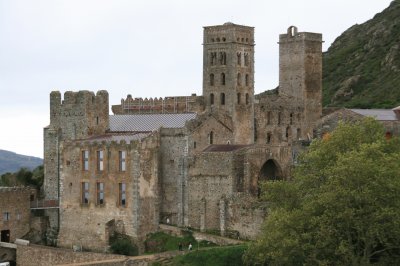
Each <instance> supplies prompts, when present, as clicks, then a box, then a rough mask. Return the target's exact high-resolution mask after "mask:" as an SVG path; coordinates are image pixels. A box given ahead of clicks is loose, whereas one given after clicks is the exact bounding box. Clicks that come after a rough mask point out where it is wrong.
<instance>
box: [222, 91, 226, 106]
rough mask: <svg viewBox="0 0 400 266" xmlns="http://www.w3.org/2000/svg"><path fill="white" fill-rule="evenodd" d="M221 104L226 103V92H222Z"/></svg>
mask: <svg viewBox="0 0 400 266" xmlns="http://www.w3.org/2000/svg"><path fill="white" fill-rule="evenodd" d="M221 105H225V93H221Z"/></svg>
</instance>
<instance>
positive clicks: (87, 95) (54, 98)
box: [50, 90, 108, 106]
mask: <svg viewBox="0 0 400 266" xmlns="http://www.w3.org/2000/svg"><path fill="white" fill-rule="evenodd" d="M106 101H107V102H108V92H107V91H106V90H100V91H98V92H97V93H96V95H95V94H94V92H92V91H86V90H83V91H77V92H74V91H66V92H65V93H64V100H62V99H61V93H60V92H59V91H52V92H51V93H50V104H51V105H56V106H63V105H70V104H84V103H85V104H94V103H102V102H103V103H105V102H106Z"/></svg>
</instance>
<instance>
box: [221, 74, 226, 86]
mask: <svg viewBox="0 0 400 266" xmlns="http://www.w3.org/2000/svg"><path fill="white" fill-rule="evenodd" d="M221 85H225V73H221Z"/></svg>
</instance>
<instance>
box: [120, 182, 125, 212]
mask: <svg viewBox="0 0 400 266" xmlns="http://www.w3.org/2000/svg"><path fill="white" fill-rule="evenodd" d="M119 206H122V207H125V206H126V184H125V183H119Z"/></svg>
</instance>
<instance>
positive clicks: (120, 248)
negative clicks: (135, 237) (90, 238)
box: [111, 235, 138, 256]
mask: <svg viewBox="0 0 400 266" xmlns="http://www.w3.org/2000/svg"><path fill="white" fill-rule="evenodd" d="M111 251H112V253H114V254H121V255H127V256H136V255H138V248H137V246H136V245H135V244H134V243H132V241H131V240H130V238H129V237H128V236H123V235H119V236H118V237H117V238H116V239H114V240H113V241H112V243H111Z"/></svg>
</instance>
